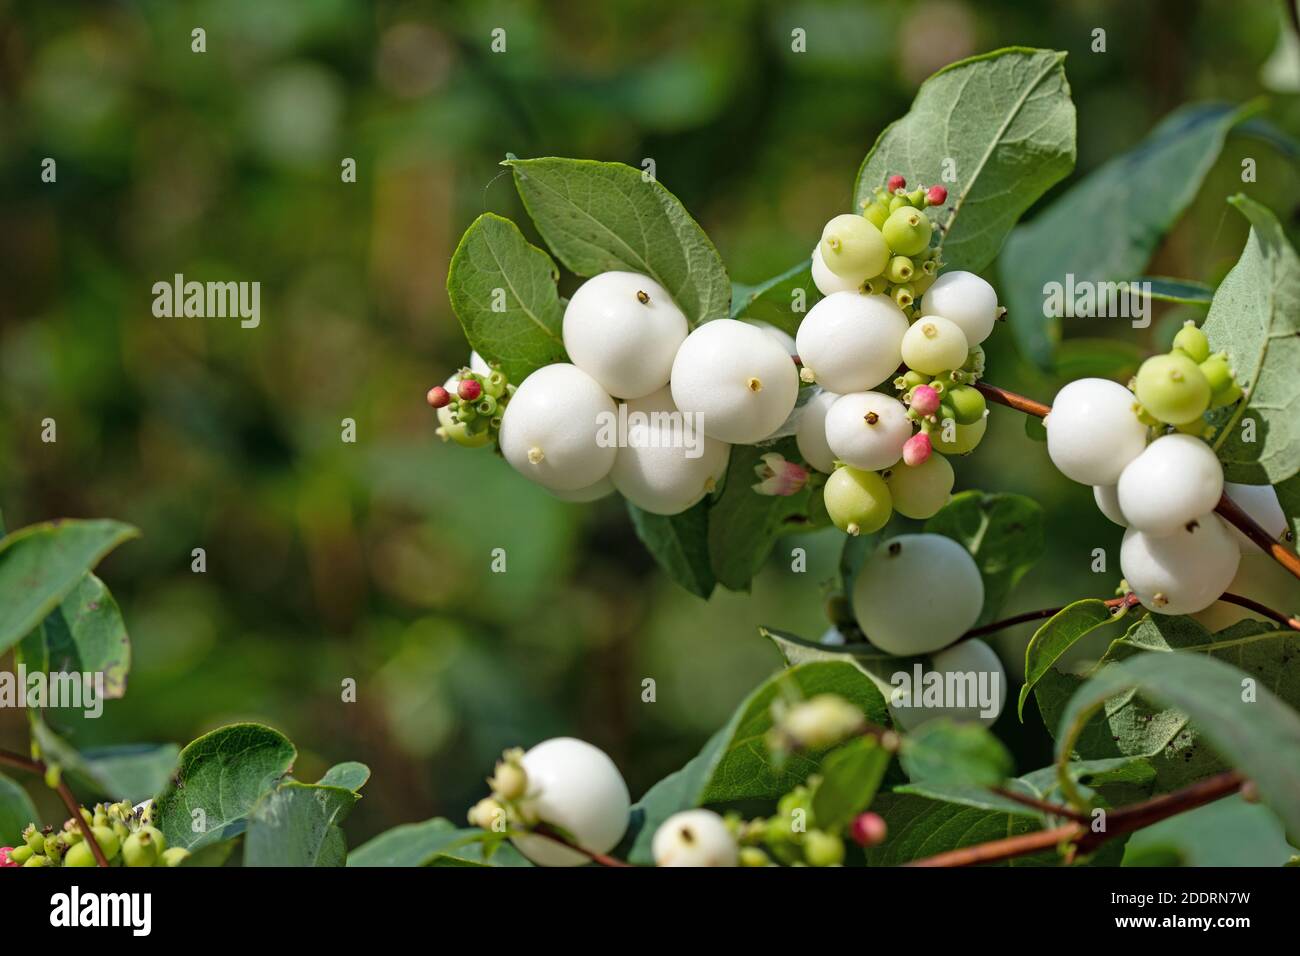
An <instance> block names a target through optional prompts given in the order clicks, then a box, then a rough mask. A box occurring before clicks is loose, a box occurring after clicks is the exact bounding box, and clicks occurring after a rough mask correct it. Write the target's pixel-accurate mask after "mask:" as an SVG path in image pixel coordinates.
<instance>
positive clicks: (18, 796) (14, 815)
mask: <svg viewBox="0 0 1300 956" xmlns="http://www.w3.org/2000/svg"><path fill="white" fill-rule="evenodd" d="M40 819H41V818H40V817H39V816H37V815H36V807H35V806H34V805H33V804H32V798H31V797H29V796H28V795H27V791H26V790H24V789H23V788H22V787H20V786H19V785H18V784H17V783H16V782H14V781H13V780H10V779H9V778H8V777H6V776H5V775H4V774H2V773H0V845H3V846H18V845H19V843H20V842H21V840H22V833H23V830H24V829H26V827H27V824H29V823H35V824H37V825H39V824H40Z"/></svg>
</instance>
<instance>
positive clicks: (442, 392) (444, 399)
mask: <svg viewBox="0 0 1300 956" xmlns="http://www.w3.org/2000/svg"><path fill="white" fill-rule="evenodd" d="M424 398H425V401H427V402H428V403H429V404H430V405H432V406H433V407H434V408H446V407H447V406H448V405H450V404H451V392H449V391H447V390H446V389H445V388H443V387H442V386H441V385H435V386H433V388H431V389H429V393H428V394H427V395H425V396H424Z"/></svg>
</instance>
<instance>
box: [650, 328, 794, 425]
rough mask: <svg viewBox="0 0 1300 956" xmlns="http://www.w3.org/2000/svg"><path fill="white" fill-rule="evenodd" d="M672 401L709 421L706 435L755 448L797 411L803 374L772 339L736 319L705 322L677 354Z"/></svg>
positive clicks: (688, 337)
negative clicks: (800, 373)
mask: <svg viewBox="0 0 1300 956" xmlns="http://www.w3.org/2000/svg"><path fill="white" fill-rule="evenodd" d="M672 390H673V401H674V402H675V403H676V404H677V407H678V408H680V409H681V410H682V411H684V412H695V413H698V414H700V415H703V416H704V419H703V424H704V431H705V434H707V435H710V436H712V437H713V438H716V439H718V440H719V441H725V442H728V443H730V444H733V445H752V444H753V443H754V442H758V441H762V440H763V439H764V438H766V437H768V436H769V435H771V434H772V433H773V432H775V431H776V430H777V429H778V428H780V427H781V425H782V424H783V423H784V422H785V420H786V418H788V417H789V415H790V412H791V411H793V410H794V403H795V400H796V399H797V398H798V397H799V373H798V371H796V369H795V365H794V362H793V361H791V359H790V356H789V355H788V354H787V353H786V351H785V349H783V348H782V347H781V346H780V345H778V344H777V343H776V342H775V341H774V340H773V339H772V337H771V336H769V335H767V334H766V333H764V332H763V331H762V330H761V329H756V328H754V327H753V326H752V325H746V324H745V323H744V322H738V321H736V320H735V319H715V320H714V321H712V322H705V323H704V324H703V325H701V326H700V327H699V328H698V329H696V330H695V331H694V332H692V333H691V334H690V335H688V336H687V337H686V341H685V342H683V343H682V347H681V348H680V349H678V350H677V358H676V360H675V361H674V362H673V371H672Z"/></svg>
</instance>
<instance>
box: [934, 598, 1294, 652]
mask: <svg viewBox="0 0 1300 956" xmlns="http://www.w3.org/2000/svg"><path fill="white" fill-rule="evenodd" d="M1219 600H1220V601H1222V602H1224V603H1225V604H1235V605H1237V607H1244V608H1246V609H1247V610H1249V611H1254V612H1255V613H1256V614H1262V615H1263V616H1264V617H1266V618H1269V619H1270V620H1271V621H1273V622H1275V623H1277V624H1280V625H1281V626H1282V627H1287V628H1290V629H1291V630H1293V631H1300V618H1294V617H1287V616H1286V615H1285V614H1283V613H1282V612H1281V611H1275V610H1273V609H1272V608H1271V607H1267V606H1265V605H1263V604H1260V603H1259V602H1258V601H1255V600H1252V599H1251V598H1248V597H1244V596H1242V595H1240V594H1232V593H1231V592H1227V591H1225V592H1224V593H1223V594H1220V595H1219ZM1102 603H1103V604H1105V605H1106V606H1107V607H1109V608H1117V607H1120V606H1121V605H1123V606H1125V607H1130V608H1133V607H1141V602H1140V601H1138V598H1137V595H1136V594H1133V593H1131V592H1130V593H1129V594H1126V595H1124V597H1117V598H1109V599H1107V600H1105V601H1103V602H1102ZM1064 610H1065V608H1064V607H1044V608H1039V609H1038V610H1037V611H1024V612H1022V613H1020V614H1014V615H1012V616H1011V617H1007V618H1003V619H1002V620H1000V621H991V622H990V623H988V624H981V625H980V626H979V627H973V628H971V629H970V630H969V631H967V632H966V633H965V634H963V635H962V636H961V637H960V638H958V640H962V641H964V640H967V639H969V638H972V637H980V636H982V635H984V634H992V633H994V632H995V631H1001V630H1003V629H1004V628H1008V627H1014V626H1015V625H1017V624H1027V623H1028V622H1030V621H1041V620H1045V619H1047V618H1050V617H1055V616H1056V615H1057V614H1060V613H1061V612H1062V611H1064Z"/></svg>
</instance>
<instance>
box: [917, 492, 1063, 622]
mask: <svg viewBox="0 0 1300 956" xmlns="http://www.w3.org/2000/svg"><path fill="white" fill-rule="evenodd" d="M925 530H926V531H928V532H930V533H932V534H941V535H944V536H945V537H949V538H952V539H953V540H954V541H957V542H958V543H960V544H961V545H962V546H963V547H964V548H965V549H966V550H967V551H969V552H970V553H971V556H972V557H973V558H974V559H975V564H976V565H978V566H979V569H980V577H981V578H983V579H984V608H983V610H981V611H980V616H979V620H978V621H977V622H976V623H977V624H988V623H989V622H991V621H994V620H996V619H997V616H998V613H999V612H1000V611H1001V610H1002V605H1003V604H1004V603H1005V602H1006V599H1007V595H1009V594H1010V593H1011V589H1012V588H1014V587H1015V586H1016V584H1017V583H1018V582H1019V581H1020V579H1021V578H1023V577H1024V576H1025V573H1026V572H1027V571H1028V570H1029V569H1030V568H1031V567H1033V566H1034V564H1035V563H1036V562H1037V561H1038V559H1039V558H1040V557H1042V556H1043V552H1044V550H1045V548H1046V546H1045V544H1044V542H1043V509H1042V506H1041V505H1039V504H1038V502H1036V501H1034V500H1033V499H1032V498H1026V497H1025V496H1024V495H1011V494H985V493H984V492H982V491H963V492H962V493H961V494H958V495H954V496H953V499H952V500H951V501H949V502H948V503H947V504H946V505H944V506H943V508H942V509H941V510H940V511H939V513H938V514H936V515H935V516H934V517H933V518H931V519H930V520H928V521H927V522H926V523H925Z"/></svg>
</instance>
